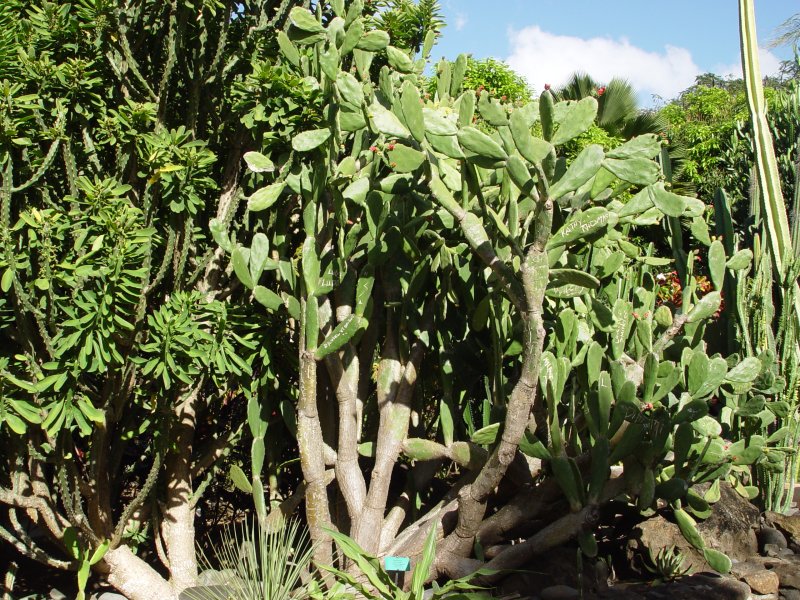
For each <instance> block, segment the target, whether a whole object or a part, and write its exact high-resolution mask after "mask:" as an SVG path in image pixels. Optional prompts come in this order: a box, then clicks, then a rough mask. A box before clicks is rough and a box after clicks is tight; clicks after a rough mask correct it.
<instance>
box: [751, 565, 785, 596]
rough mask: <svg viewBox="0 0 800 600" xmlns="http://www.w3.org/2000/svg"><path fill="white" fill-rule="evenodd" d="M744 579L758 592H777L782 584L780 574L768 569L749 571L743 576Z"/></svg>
mask: <svg viewBox="0 0 800 600" xmlns="http://www.w3.org/2000/svg"><path fill="white" fill-rule="evenodd" d="M742 581H744V582H745V583H746V584H747V585H749V586H750V589H751V590H753V591H754V592H755V593H756V594H777V593H778V586H779V585H780V580H779V579H778V574H777V573H776V572H775V571H769V570H767V569H761V570H759V571H753V572H751V573H747V574H745V575H744V577H742Z"/></svg>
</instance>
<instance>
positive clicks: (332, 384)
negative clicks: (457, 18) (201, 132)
mask: <svg viewBox="0 0 800 600" xmlns="http://www.w3.org/2000/svg"><path fill="white" fill-rule="evenodd" d="M322 4H324V3H320V4H319V6H318V8H317V13H316V14H314V13H312V12H309V11H307V10H305V9H302V8H295V9H293V10H292V12H291V14H290V16H289V22H290V26H289V27H288V29H287V30H286V31H285V32H281V33H280V34H279V37H278V40H279V44H280V49H281V52H282V57H283V58H282V61H283V62H284V63H285V64H286V65H287V66H289V67H290V68H292V69H294V70H295V71H296V73H297V74H299V75H301V76H302V77H303V78H304V83H305V85H307V86H309V87H310V88H313V89H315V90H317V91H318V93H319V98H320V104H319V119H318V121H317V122H316V123H315V124H314V126H313V127H310V128H308V129H307V130H304V131H302V132H300V133H297V134H296V135H295V136H294V137H293V138H292V139H291V140H284V141H283V142H284V145H283V146H281V145H280V144H277V145H276V144H273V146H272V147H273V148H274V147H277V148H279V149H280V150H278V151H273V152H271V153H270V154H269V156H267V155H265V154H261V153H257V152H251V153H249V154H248V156H247V157H246V160H247V163H248V166H249V167H250V170H251V171H252V173H253V177H252V183H253V184H255V186H256V187H257V189H256V190H255V191H254V192H253V193H252V194H251V195H250V196H249V200H248V207H249V210H250V219H251V226H250V229H251V230H250V231H244V230H242V231H240V232H238V233H237V236H238V237H239V238H241V239H244V240H249V241H248V242H247V243H249V246H247V245H244V243H243V242H242V241H238V240H237V239H233V237H232V235H231V234H232V233H233V232H225V231H218V232H217V235H218V236H219V238H220V239H221V240H222V241H223V242H224V243H225V244H227V245H228V248H229V250H230V252H231V265H232V270H233V271H234V272H235V274H236V276H237V277H238V278H239V279H240V281H241V282H242V283H243V284H244V285H245V286H247V287H248V288H250V289H251V290H252V295H253V298H254V299H255V300H256V301H258V302H260V303H261V304H263V305H264V307H265V308H266V309H267V310H268V311H270V312H273V313H275V314H280V315H284V316H285V317H286V318H287V319H288V322H289V326H288V331H289V332H290V333H289V334H290V336H291V339H293V340H295V341H296V342H297V344H298V348H299V380H298V393H297V416H298V422H297V440H298V445H299V450H300V458H301V464H302V469H303V475H304V477H305V480H306V485H307V488H306V507H307V514H308V521H309V526H310V529H311V532H312V535H313V536H314V537H315V539H316V540H317V541H318V542H322V543H320V544H319V545H318V555H317V558H318V560H322V561H327V562H330V560H331V549H330V543H329V537H328V536H327V534H326V533H325V528H326V527H327V526H329V524H330V523H331V521H332V515H331V512H330V510H329V505H328V495H327V489H326V486H327V483H328V479H327V478H326V472H329V471H326V467H328V466H333V471H334V474H335V475H334V480H335V483H336V485H337V486H338V489H339V490H340V492H341V494H342V496H343V497H344V500H345V503H346V505H347V511H348V517H349V519H348V520H349V523H350V526H351V529H350V532H351V535H352V536H353V537H354V538H355V539H356V541H358V543H359V544H360V545H361V546H362V547H364V548H365V549H366V550H367V551H368V552H372V553H374V554H381V553H390V552H395V553H397V552H400V551H401V550H402V549H404V548H407V547H411V546H413V541H409V540H412V538H414V535H413V533H411V534H409V535H407V536H403V535H402V532H401V533H400V535H398V532H399V529H400V527H401V524H402V523H403V521H404V518H405V516H406V513H405V512H404V510H405V509H402V507H401V508H399V509H398V508H397V507H395V508H392V507H390V506H388V505H387V503H388V483H389V478H390V476H391V473H392V470H393V469H394V465H395V464H396V462H397V461H398V459H399V457H400V456H402V455H405V456H406V457H407V458H408V459H411V460H412V461H414V463H412V464H415V465H418V464H423V463H425V462H430V461H443V460H444V461H452V462H453V463H454V464H455V465H458V466H459V467H460V468H463V469H466V470H470V471H472V472H473V476H472V477H471V478H470V481H469V482H467V483H465V484H463V485H464V487H463V489H462V491H461V492H460V493H459V496H458V506H457V510H458V525H457V527H456V528H455V530H453V531H449V530H447V531H443V534H442V535H443V536H444V537H443V539H442V540H441V544H440V550H441V551H440V552H439V553H438V554H437V556H438V557H439V558H437V561H436V564H435V565H434V568H433V571H432V572H439V573H445V574H448V575H451V576H456V575H458V576H460V575H463V574H464V573H462V572H461V571H460V569H463V568H464V567H463V563H458V561H456V560H455V558H454V557H456V558H457V557H466V556H469V555H470V554H471V552H472V550H473V548H474V543H473V542H474V540H475V537H476V535H478V533H479V532H481V534H480V535H481V539H482V541H483V539H484V536H485V535H486V536H487V537H490V536H488V534H486V531H487V528H489V529H490V528H491V523H492V517H486V511H487V506H488V505H489V504H490V502H492V498H493V494H494V491H495V490H496V488H497V486H498V484H499V483H500V482H501V480H502V479H503V478H504V477H506V475H507V474H508V475H509V476H510V477H518V475H519V472H518V470H517V471H515V472H514V473H512V471H513V469H510V465H512V463H515V461H517V460H518V459H519V452H520V450H521V451H522V452H524V453H526V454H529V455H530V456H532V457H534V458H537V459H539V460H541V461H543V463H544V471H545V472H546V473H549V474H550V475H551V476H552V477H553V478H555V480H556V481H557V482H558V485H559V486H560V488H561V490H562V491H563V493H564V495H565V496H566V498H567V500H568V501H569V506H570V510H571V512H572V513H573V515H577V516H576V517H575V518H572V519H571V520H570V519H568V517H569V515H565V517H564V518H565V520H564V521H563V527H565V528H569V527H571V528H572V529H570V530H569V531H568V535H575V536H578V537H579V539H580V541H581V544H582V546H583V547H584V550H585V551H586V552H587V553H588V554H593V553H594V552H596V543H595V541H594V538H593V537H592V535H591V533H586V524H587V522H589V520H590V513H591V512H592V510H594V509H596V506H597V505H598V504H599V503H601V502H604V501H607V500H608V499H610V498H612V497H615V496H617V495H618V494H620V493H626V494H628V496H629V498H630V499H631V502H634V503H636V504H638V506H639V507H640V508H641V509H642V510H646V509H649V508H650V507H652V506H654V505H655V503H656V502H657V501H658V500H659V499H661V500H665V501H667V502H669V503H671V504H672V506H673V507H674V514H675V517H676V519H677V521H678V523H679V525H680V527H681V529H682V531H684V533H685V534H686V536H687V539H689V540H690V541H692V543H693V544H695V545H696V546H698V548H703V547H704V545H703V541H702V539H700V538H699V536H698V535H697V533H696V530H695V529H694V526H693V520H692V517H691V516H690V514H689V513H690V512H692V513H693V514H694V515H695V516H697V517H699V518H702V517H703V516H704V515H706V514H707V513H708V504H709V502H710V501H711V500H712V499H710V498H705V497H702V496H700V495H699V494H696V493H695V492H694V491H693V490H692V486H693V485H694V484H696V483H702V482H707V481H712V482H713V481H715V480H717V479H719V478H720V477H722V476H724V475H726V474H727V473H728V471H729V470H730V469H731V468H732V466H733V465H735V464H737V462H740V461H742V460H744V458H743V453H742V451H744V452H747V451H748V449H746V448H734V449H733V450H732V449H731V447H728V446H727V445H726V444H725V442H724V441H723V440H722V439H721V438H720V433H721V429H720V426H719V424H718V423H717V421H716V420H715V419H714V418H712V417H711V416H709V414H708V406H709V401H710V400H711V399H712V398H714V397H715V395H716V394H717V393H718V391H719V389H720V388H721V387H723V388H736V389H737V390H742V389H745V388H746V387H747V386H749V385H751V383H752V381H753V380H754V379H755V377H756V376H757V375H758V372H759V366H758V365H756V364H754V363H753V362H752V361H751V360H750V359H747V360H745V361H743V362H741V363H738V364H737V363H735V362H733V361H728V360H726V359H725V358H723V357H720V356H708V355H707V352H706V349H705V345H704V343H703V331H704V326H705V323H706V322H707V321H708V319H710V318H712V317H713V316H714V314H715V313H716V312H717V310H718V309H719V308H720V303H721V295H720V290H719V287H718V286H719V282H720V281H722V278H723V277H724V270H725V265H724V264H723V265H722V266H721V267H720V268H719V269H718V271H717V272H715V273H714V283H715V285H717V289H715V290H713V291H711V292H710V293H708V294H706V295H704V296H703V297H698V294H697V293H695V292H694V291H693V290H688V291H687V293H686V294H685V297H684V302H683V306H682V309H681V312H679V313H678V314H673V313H672V312H671V311H670V309H669V308H667V307H666V306H657V285H656V281H655V277H654V275H655V270H656V269H658V268H660V267H663V266H664V265H666V264H667V263H668V262H669V260H667V259H662V258H659V257H656V256H652V252H649V251H646V250H643V249H641V248H640V247H639V246H637V245H635V244H634V243H633V241H632V234H633V233H634V232H635V231H637V230H639V229H641V228H646V227H649V226H651V225H654V224H656V223H658V222H659V221H660V220H661V219H663V218H664V217H665V216H668V217H674V218H686V219H693V218H695V217H697V216H699V215H700V214H702V212H703V210H704V206H703V204H702V202H700V201H698V200H696V199H694V198H687V197H683V196H679V195H676V194H674V193H672V192H671V191H670V190H669V189H668V187H667V186H666V185H665V183H664V182H663V176H662V174H661V170H660V167H659V163H658V162H657V161H656V160H655V157H656V156H657V155H659V153H660V150H661V149H660V144H659V142H658V140H657V139H656V137H655V136H652V135H646V136H641V137H637V138H634V139H632V140H630V141H628V142H626V143H624V144H622V145H621V146H619V147H617V148H614V149H613V150H610V151H604V149H603V148H602V147H601V146H599V145H594V144H592V145H588V146H586V147H585V148H583V149H582V150H581V151H580V152H579V153H578V154H577V156H575V157H574V158H573V159H571V160H569V161H567V159H566V158H565V157H564V156H562V154H561V152H560V150H561V149H562V148H563V147H564V145H565V144H567V143H569V142H571V141H573V140H575V138H577V137H578V136H580V135H581V134H582V133H583V132H585V131H587V130H588V129H589V128H590V127H591V126H592V125H593V123H594V122H595V119H596V116H597V102H596V100H595V99H594V98H585V99H583V100H580V101H577V102H576V101H567V102H555V101H554V98H553V96H552V95H551V94H550V92H549V91H546V92H544V94H542V96H541V97H540V98H539V100H537V101H534V102H531V103H529V104H527V105H525V106H522V107H512V106H509V105H507V104H504V103H500V102H498V101H497V100H495V99H493V98H491V97H490V96H489V95H488V94H487V93H486V92H485V91H484V92H482V93H480V94H476V93H475V92H474V91H472V90H463V89H462V81H463V77H464V70H465V65H466V58H465V57H464V56H461V57H459V58H458V59H457V60H456V61H455V62H453V63H449V62H447V61H443V62H441V63H440V64H439V65H438V67H437V81H436V86H435V89H436V93H435V94H433V96H430V95H429V94H426V93H424V91H423V90H424V89H427V88H428V86H423V85H422V84H421V83H422V81H421V80H422V71H423V68H424V66H425V62H426V59H427V56H428V55H429V53H430V49H431V45H432V41H433V40H432V38H430V37H429V38H428V39H427V40H426V44H425V46H424V48H423V51H422V56H421V57H419V58H417V57H415V56H412V55H410V54H409V53H408V52H406V51H404V50H401V49H399V48H395V47H393V46H392V45H391V40H390V39H389V36H388V35H387V34H386V33H385V32H383V31H379V30H368V26H367V21H366V20H365V19H364V18H363V15H362V12H363V6H362V3H361V2H360V1H355V2H351V3H348V4H347V5H345V3H344V2H342V1H339V2H331V3H330V6H329V7H328V6H325V12H324V16H323V11H322V8H321V6H322ZM253 232H256V233H253ZM465 355H468V356H465ZM423 356H426V357H431V359H432V361H431V363H430V364H425V363H423V361H422V357H423ZM458 364H462V365H463V364H471V365H473V366H475V365H478V366H477V367H476V368H477V369H478V372H477V373H471V372H466V371H462V372H456V370H455V368H454V365H458ZM318 367H319V369H318ZM323 370H324V373H325V378H326V379H327V381H328V384H327V387H328V388H332V389H333V390H334V392H335V393H334V394H333V395H334V396H335V398H336V404H335V408H334V410H333V412H334V413H335V415H334V416H333V417H332V418H331V417H330V415H328V416H322V415H321V413H323V412H324V411H326V410H328V411H329V409H326V408H324V406H325V405H324V403H322V399H323V398H324V397H325V396H324V394H325V393H326V392H325V391H324V390H322V389H321V387H320V386H319V385H318V381H319V379H320V377H323ZM431 373H433V375H431ZM426 374H427V375H426ZM418 375H419V377H425V376H429V377H434V378H436V379H438V384H437V385H438V386H439V387H437V388H436V389H440V390H441V391H442V398H441V399H440V398H438V397H437V398H431V397H429V396H425V395H424V393H422V397H421V399H417V400H413V398H414V390H415V386H416V385H417V380H418ZM372 394H374V396H372ZM370 397H374V398H376V399H377V402H375V403H373V404H370V402H369V399H370ZM476 406H482V407H483V419H482V422H477V421H479V420H478V419H477V418H475V417H474V413H475V409H476ZM370 410H372V411H374V412H373V416H372V417H370V416H369V412H370ZM431 411H432V412H434V413H435V414H436V416H435V418H430V416H429V417H428V421H427V423H426V424H425V425H424V427H423V426H420V425H419V424H415V422H414V421H415V418H416V419H419V414H420V413H423V417H424V414H425V413H427V414H428V415H430V413H431ZM329 412H330V411H329ZM331 422H333V423H334V424H335V425H333V426H332V425H331ZM365 423H368V424H370V423H371V426H370V427H369V428H366V427H364V424H365ZM480 425H482V427H481V426H480ZM752 444H753V442H752V441H751V442H750V445H752ZM748 448H749V446H748ZM366 449H368V450H366ZM359 450H360V451H361V452H362V454H366V455H368V457H369V459H370V460H371V461H373V462H372V463H371V464H372V465H373V467H372V471H371V476H370V478H369V480H368V481H367V479H366V478H365V476H364V474H363V472H362V470H361V469H360V468H359V467H358V452H359ZM734 452H735V453H736V454H734ZM615 464H621V465H623V466H624V474H623V476H622V477H620V478H616V479H615V480H611V479H610V466H612V465H615ZM515 473H516V474H515ZM530 477H531V473H530V472H529V473H528V474H527V478H528V479H530ZM522 478H523V479H524V478H525V476H524V474H523V476H522ZM408 485H409V486H411V487H410V488H409V490H410V491H409V493H412V494H413V493H416V491H415V489H414V488H413V478H411V477H409V484H408ZM501 510H502V509H501ZM396 511H397V512H396ZM398 514H399V515H400V517H399V518H396V515H398ZM434 516H435V515H434ZM578 517H580V518H578ZM584 517H585V518H584ZM384 519H385V520H384ZM559 523H561V521H559ZM381 527H383V528H384V530H385V531H388V532H389V533H388V534H385V535H384V537H382V538H381V539H376V536H375V535H374V532H375V531H377V530H380V529H381ZM412 529H413V528H412ZM421 529H422V530H423V532H424V528H421ZM404 544H406V545H405V546H404ZM409 552H411V551H410V550H409ZM705 552H706V557H707V559H708V561H709V563H710V564H711V565H712V566H713V567H714V568H717V569H718V570H726V567H727V566H729V561H726V559H725V558H724V557H722V556H718V553H715V551H713V550H710V549H706V550H705ZM519 560H520V557H519V554H518V553H500V554H499V555H498V556H497V557H495V558H493V559H492V560H491V561H489V563H488V565H487V566H488V567H489V568H498V569H500V568H509V567H513V566H516V565H517V564H519ZM472 566H475V565H474V564H473V565H472Z"/></svg>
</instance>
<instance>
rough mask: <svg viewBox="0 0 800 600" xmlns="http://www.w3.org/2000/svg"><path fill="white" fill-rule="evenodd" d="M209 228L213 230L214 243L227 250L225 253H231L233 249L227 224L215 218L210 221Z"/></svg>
mask: <svg viewBox="0 0 800 600" xmlns="http://www.w3.org/2000/svg"><path fill="white" fill-rule="evenodd" d="M208 228H209V229H210V230H211V237H213V238H214V241H215V242H216V243H217V245H218V246H219V247H220V248H222V249H223V250H225V252H230V251H231V250H232V249H233V246H232V245H231V240H230V238H229V237H228V231H227V229H226V227H225V223H223V222H222V221H220V220H219V219H216V218H214V219H211V221H209V223H208Z"/></svg>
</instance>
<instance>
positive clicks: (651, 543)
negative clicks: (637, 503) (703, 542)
mask: <svg viewBox="0 0 800 600" xmlns="http://www.w3.org/2000/svg"><path fill="white" fill-rule="evenodd" d="M672 546H674V547H675V548H676V549H677V550H678V551H679V552H680V553H681V555H682V556H683V559H684V560H683V568H684V569H686V568H688V569H690V570H691V571H702V570H704V569H707V568H708V565H707V564H706V561H705V559H704V558H703V556H702V555H701V554H700V553H699V552H698V551H697V550H695V549H694V548H693V547H692V545H691V544H689V542H687V541H686V538H684V537H683V534H682V533H681V530H680V529H679V528H678V526H677V525H676V524H675V523H673V522H672V521H668V520H667V519H665V518H664V517H662V516H660V515H658V516H655V517H651V518H649V519H647V520H646V521H643V522H641V523H639V525H637V526H636V527H634V528H633V531H632V532H631V535H630V537H629V538H628V542H627V545H626V554H627V558H628V562H629V564H630V565H631V566H632V567H634V568H635V567H636V566H637V565H641V568H639V572H640V573H641V574H642V575H644V576H646V577H652V575H651V574H650V572H649V571H647V570H646V569H645V568H644V565H648V566H652V564H651V563H652V561H651V559H650V556H651V555H652V556H653V557H655V556H656V555H657V554H658V552H659V551H660V550H662V549H663V548H670V547H672Z"/></svg>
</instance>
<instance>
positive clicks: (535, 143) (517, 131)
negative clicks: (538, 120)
mask: <svg viewBox="0 0 800 600" xmlns="http://www.w3.org/2000/svg"><path fill="white" fill-rule="evenodd" d="M509 126H510V129H511V137H512V139H513V140H514V145H515V146H516V147H517V150H519V153H520V154H521V155H522V156H523V157H524V158H525V160H527V161H529V162H532V163H534V164H535V163H540V162H542V161H543V160H544V158H545V157H546V156H547V155H548V154H550V152H551V151H552V150H553V145H552V144H551V143H550V142H546V141H544V140H543V139H540V138H536V137H533V136H532V135H531V131H530V127H529V126H528V121H527V119H526V118H525V115H524V114H523V113H522V111H520V110H515V111H514V112H512V113H511V118H510V119H509Z"/></svg>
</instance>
